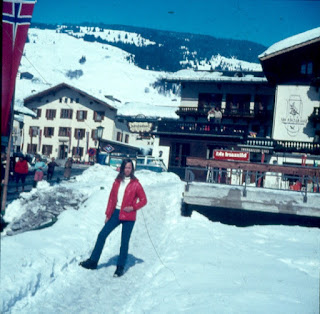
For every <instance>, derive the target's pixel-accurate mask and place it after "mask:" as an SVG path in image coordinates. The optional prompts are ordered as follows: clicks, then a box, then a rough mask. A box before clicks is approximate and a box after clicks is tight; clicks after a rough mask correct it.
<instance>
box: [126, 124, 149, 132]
mask: <svg viewBox="0 0 320 314" xmlns="http://www.w3.org/2000/svg"><path fill="white" fill-rule="evenodd" d="M128 127H129V130H130V132H132V133H148V132H151V131H152V129H153V123H151V122H129V123H128Z"/></svg>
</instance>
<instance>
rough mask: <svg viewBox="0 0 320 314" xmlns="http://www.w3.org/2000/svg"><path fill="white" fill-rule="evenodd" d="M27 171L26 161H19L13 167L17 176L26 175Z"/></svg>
mask: <svg viewBox="0 0 320 314" xmlns="http://www.w3.org/2000/svg"><path fill="white" fill-rule="evenodd" d="M28 171H29V170H28V163H27V161H26V160H22V161H20V160H19V161H18V162H17V163H16V165H15V167H14V172H16V173H19V174H27V173H28Z"/></svg>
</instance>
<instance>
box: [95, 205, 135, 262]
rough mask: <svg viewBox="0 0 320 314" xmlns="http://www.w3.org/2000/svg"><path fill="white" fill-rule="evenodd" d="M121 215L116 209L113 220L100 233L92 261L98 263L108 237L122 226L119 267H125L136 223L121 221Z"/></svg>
mask: <svg viewBox="0 0 320 314" xmlns="http://www.w3.org/2000/svg"><path fill="white" fill-rule="evenodd" d="M119 213H120V211H119V210H118V209H116V210H115V211H114V213H113V215H112V216H111V218H110V219H109V220H108V221H107V222H106V224H105V225H104V227H103V228H102V230H101V231H100V233H99V235H98V238H97V242H96V245H95V247H94V249H93V251H92V253H91V256H90V259H91V260H93V261H95V262H97V263H98V261H99V259H100V255H101V253H102V249H103V247H104V243H105V241H106V239H107V237H108V236H109V234H110V233H111V232H112V231H113V230H114V229H115V228H117V227H118V226H119V225H120V224H122V232H121V247H120V255H119V258H118V263H117V266H122V267H124V265H125V263H126V260H127V256H128V250H129V241H130V236H131V232H132V229H133V226H134V223H135V222H134V221H124V220H119Z"/></svg>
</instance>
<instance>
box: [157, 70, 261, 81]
mask: <svg viewBox="0 0 320 314" xmlns="http://www.w3.org/2000/svg"><path fill="white" fill-rule="evenodd" d="M237 73H241V72H237ZM235 75H236V73H235ZM163 79H164V80H166V81H184V82H185V81H189V82H192V81H199V82H208V81H211V82H267V79H266V78H265V77H256V76H254V75H253V74H244V75H243V76H225V75H223V73H221V72H206V71H193V70H181V71H178V72H175V73H173V74H171V75H170V74H169V75H166V76H165V77H163Z"/></svg>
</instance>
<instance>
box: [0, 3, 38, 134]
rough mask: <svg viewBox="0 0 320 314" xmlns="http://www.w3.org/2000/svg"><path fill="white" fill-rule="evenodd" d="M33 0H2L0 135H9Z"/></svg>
mask: <svg viewBox="0 0 320 314" xmlns="http://www.w3.org/2000/svg"><path fill="white" fill-rule="evenodd" d="M35 2H36V1H35V0H3V3H2V90H1V136H9V133H10V115H11V101H12V97H13V91H14V86H15V81H16V76H17V72H18V68H19V64H20V60H21V56H22V53H23V47H24V44H25V42H26V40H27V35H28V29H29V25H30V22H31V18H32V13H33V8H34V5H35Z"/></svg>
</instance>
